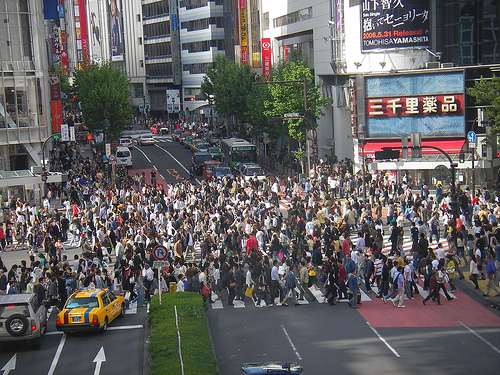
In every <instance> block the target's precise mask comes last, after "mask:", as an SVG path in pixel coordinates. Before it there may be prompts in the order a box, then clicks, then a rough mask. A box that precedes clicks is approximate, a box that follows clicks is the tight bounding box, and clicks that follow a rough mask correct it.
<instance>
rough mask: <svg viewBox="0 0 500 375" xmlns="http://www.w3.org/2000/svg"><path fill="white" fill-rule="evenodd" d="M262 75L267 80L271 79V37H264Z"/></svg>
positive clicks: (262, 41)
mask: <svg viewBox="0 0 500 375" xmlns="http://www.w3.org/2000/svg"><path fill="white" fill-rule="evenodd" d="M261 45H262V76H263V77H264V79H265V80H266V81H269V80H270V79H271V39H270V38H262V40H261Z"/></svg>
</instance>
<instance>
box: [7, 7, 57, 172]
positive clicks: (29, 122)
mask: <svg viewBox="0 0 500 375" xmlns="http://www.w3.org/2000/svg"><path fill="white" fill-rule="evenodd" d="M0 18H1V19H2V22H0V170H3V171H14V170H25V169H29V168H30V167H31V166H33V165H40V164H41V157H40V156H41V155H40V151H41V145H42V142H43V141H44V139H45V138H46V137H47V136H48V135H49V134H50V132H51V115H50V113H51V110H50V95H49V90H48V87H49V85H48V83H49V82H48V66H47V58H46V56H47V50H46V48H45V36H44V34H43V32H39V30H44V16H43V7H41V1H39V0H4V1H2V2H0Z"/></svg>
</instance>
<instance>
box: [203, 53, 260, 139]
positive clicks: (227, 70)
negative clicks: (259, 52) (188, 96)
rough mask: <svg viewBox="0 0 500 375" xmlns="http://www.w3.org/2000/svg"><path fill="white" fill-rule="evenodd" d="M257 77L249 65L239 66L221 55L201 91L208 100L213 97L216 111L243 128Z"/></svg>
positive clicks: (210, 69)
mask: <svg viewBox="0 0 500 375" xmlns="http://www.w3.org/2000/svg"><path fill="white" fill-rule="evenodd" d="M255 76H256V74H255V73H254V72H253V71H252V70H251V69H250V66H249V65H247V64H244V65H239V64H237V63H236V62H234V61H232V60H230V59H229V58H227V57H225V56H223V55H220V54H219V55H217V56H216V58H215V66H214V67H210V68H208V70H207V72H206V75H205V77H204V78H203V82H202V84H201V91H202V93H203V95H204V96H205V98H206V99H208V98H209V97H210V95H213V96H214V104H215V110H216V111H217V112H219V113H221V114H222V115H223V116H225V118H226V119H227V118H229V117H231V116H233V117H234V118H235V120H236V124H237V126H239V127H241V125H243V124H244V123H245V121H246V118H247V115H248V107H247V99H248V96H249V95H250V93H251V92H252V84H253V83H254V82H255ZM238 130H240V129H238Z"/></svg>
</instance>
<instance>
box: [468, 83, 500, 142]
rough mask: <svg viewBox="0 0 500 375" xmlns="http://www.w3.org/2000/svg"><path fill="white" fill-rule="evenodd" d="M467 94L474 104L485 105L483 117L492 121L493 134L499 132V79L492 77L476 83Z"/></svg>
mask: <svg viewBox="0 0 500 375" xmlns="http://www.w3.org/2000/svg"><path fill="white" fill-rule="evenodd" d="M467 94H469V95H471V96H473V97H474V98H475V99H476V104H479V105H485V106H486V107H485V108H484V115H485V117H487V118H490V119H493V120H494V122H495V124H494V125H493V129H492V130H493V132H494V133H499V132H500V77H498V76H496V75H494V76H493V77H492V79H491V80H487V79H483V78H481V80H479V81H476V82H475V84H474V87H471V88H468V89H467Z"/></svg>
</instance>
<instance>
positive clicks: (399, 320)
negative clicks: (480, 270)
mask: <svg viewBox="0 0 500 375" xmlns="http://www.w3.org/2000/svg"><path fill="white" fill-rule="evenodd" d="M453 294H454V295H455V296H456V297H457V298H456V299H454V300H452V301H447V300H446V298H445V297H443V296H441V303H442V305H440V306H438V305H437V304H436V303H435V302H432V301H430V300H429V301H427V304H426V305H425V306H424V305H423V304H422V299H423V298H422V297H421V296H419V295H415V296H414V297H415V299H414V300H408V301H405V305H406V308H405V309H399V308H397V307H394V306H392V303H391V301H387V303H386V304H384V303H383V301H382V300H381V299H378V298H375V299H374V301H373V302H365V303H363V304H362V305H361V306H359V307H358V309H357V311H358V312H359V313H360V314H361V315H362V316H363V318H364V319H365V320H366V321H367V322H370V324H371V325H372V326H374V327H381V328H390V327H457V326H460V323H458V322H459V321H461V322H462V323H464V324H466V325H468V326H469V327H500V317H498V316H496V315H495V314H493V313H492V312H491V311H489V310H488V309H487V308H485V307H483V306H482V305H480V304H479V303H477V302H476V301H474V300H473V299H472V298H470V297H468V296H467V295H466V294H464V293H463V292H461V291H460V290H457V291H456V292H454V293H453ZM372 296H373V294H372V295H370V297H372Z"/></svg>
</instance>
